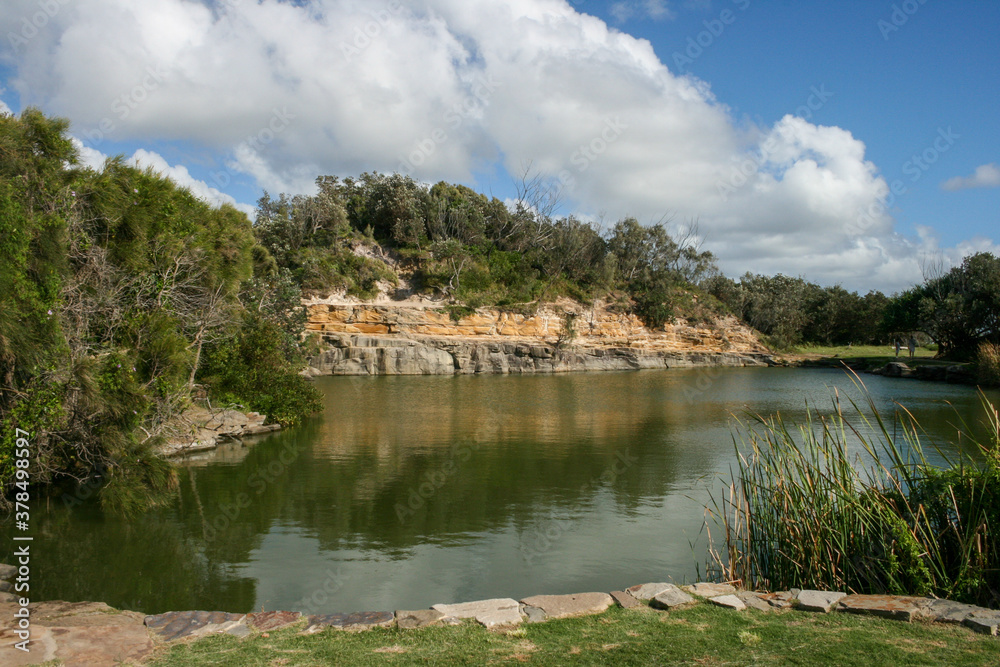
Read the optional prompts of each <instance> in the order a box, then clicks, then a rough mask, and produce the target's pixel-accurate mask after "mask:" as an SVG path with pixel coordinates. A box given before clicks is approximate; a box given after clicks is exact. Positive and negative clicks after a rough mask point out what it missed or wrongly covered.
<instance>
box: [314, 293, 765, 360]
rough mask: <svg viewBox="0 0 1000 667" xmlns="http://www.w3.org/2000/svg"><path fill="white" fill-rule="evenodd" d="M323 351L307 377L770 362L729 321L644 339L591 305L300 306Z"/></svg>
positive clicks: (623, 318) (622, 319)
mask: <svg viewBox="0 0 1000 667" xmlns="http://www.w3.org/2000/svg"><path fill="white" fill-rule="evenodd" d="M306 304H307V307H308V311H309V319H308V322H307V324H306V330H307V331H310V332H313V333H315V334H318V335H319V336H320V338H321V340H322V346H323V348H324V349H323V351H322V352H320V353H319V354H317V355H315V356H313V357H312V358H311V359H310V360H309V366H308V369H307V373H308V374H310V375H453V374H474V373H500V374H505V373H561V372H571V371H606V370H637V369H645V368H690V367H695V366H764V365H770V364H773V363H774V362H773V361H772V359H771V356H770V352H769V351H768V350H767V348H766V347H764V345H763V344H762V343H761V342H760V341H759V340H758V339H757V337H756V335H755V334H754V333H753V331H751V330H750V329H748V328H746V327H744V326H742V325H740V324H739V322H737V321H736V320H735V319H734V318H723V319H719V320H717V321H715V322H713V323H711V324H701V325H691V324H688V323H686V322H678V323H674V324H668V325H667V326H666V327H665V328H664V330H663V331H651V330H650V329H648V328H646V327H645V326H644V325H643V324H642V322H641V321H640V320H639V319H638V318H637V317H635V316H634V315H631V314H627V313H615V312H612V311H611V310H609V309H607V308H605V307H604V306H602V305H601V304H597V305H595V306H593V307H583V306H581V305H580V304H576V303H573V302H569V301H564V302H560V303H557V304H546V305H543V306H541V307H539V308H538V310H537V311H536V312H535V313H533V314H528V315H526V314H521V313H514V312H507V311H501V310H496V309H487V308H481V309H478V310H476V311H474V312H471V313H468V314H464V315H462V316H461V317H458V318H453V317H451V315H450V314H449V313H448V312H447V311H445V310H444V309H440V308H433V307H429V306H427V305H415V304H406V305H404V304H401V303H396V304H392V303H390V304H375V305H371V304H343V303H328V302H324V301H310V302H306Z"/></svg>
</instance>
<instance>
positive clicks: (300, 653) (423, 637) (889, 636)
mask: <svg viewBox="0 0 1000 667" xmlns="http://www.w3.org/2000/svg"><path fill="white" fill-rule="evenodd" d="M299 629H301V628H291V629H286V630H282V631H278V632H271V633H269V636H267V637H265V636H263V635H259V634H258V635H253V636H251V637H248V638H246V639H243V640H239V639H235V638H233V637H221V636H220V637H212V638H207V639H202V640H199V641H196V642H194V643H190V644H181V645H176V646H173V647H170V648H166V649H163V650H162V651H161V652H160V653H159V654H158V655H156V656H155V658H154V659H153V660H152V661H151V662H150V663H149V664H150V665H151V667H175V666H178V667H179V666H182V665H183V666H184V667H188V666H191V665H212V666H213V667H214V666H220V667H225V666H232V667H257V666H259V667H277V666H279V665H288V666H292V665H296V666H298V665H302V666H307V665H308V666H313V665H316V666H318V665H372V666H376V665H412V664H436V665H477V666H478V665H490V664H504V663H525V664H531V665H654V664H655V665H899V664H905V665H908V666H910V665H950V666H951V665H956V666H957V665H984V664H998V663H1000V641H998V640H997V639H996V638H993V637H988V636H985V635H977V634H974V633H973V632H972V631H971V630H968V629H967V628H964V627H961V626H955V625H943V624H930V623H912V624H911V623H902V622H900V621H890V620H884V619H878V618H873V617H861V616H854V615H850V614H842V613H837V614H811V613H807V612H798V611H785V612H772V613H762V612H757V611H755V610H747V611H743V612H734V611H731V610H726V609H721V608H719V607H715V606H712V605H709V604H699V605H697V606H694V607H691V608H688V609H683V610H677V611H672V612H669V613H666V612H658V611H654V610H652V609H650V608H648V607H644V608H640V609H633V610H624V609H618V608H613V609H610V610H608V611H607V612H605V613H603V614H600V615H597V616H587V617H583V618H576V619H564V620H558V621H548V622H546V623H538V624H533V625H524V626H521V627H519V628H517V629H515V630H511V631H499V632H498V631H488V630H486V629H484V628H482V627H480V626H478V625H476V624H474V623H473V622H471V621H467V622H465V623H463V624H462V625H460V626H454V627H434V628H425V629H422V630H397V629H377V630H371V631H368V632H361V633H347V632H342V631H337V630H327V631H324V632H321V633H318V634H315V635H309V636H304V635H300V634H299V633H298V630H299Z"/></svg>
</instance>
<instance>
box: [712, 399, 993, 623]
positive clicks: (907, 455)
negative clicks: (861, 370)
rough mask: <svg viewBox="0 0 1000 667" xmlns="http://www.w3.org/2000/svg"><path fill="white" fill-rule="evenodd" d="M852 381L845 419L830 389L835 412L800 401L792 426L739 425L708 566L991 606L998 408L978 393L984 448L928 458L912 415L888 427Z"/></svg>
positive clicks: (758, 585)
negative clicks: (854, 394)
mask: <svg viewBox="0 0 1000 667" xmlns="http://www.w3.org/2000/svg"><path fill="white" fill-rule="evenodd" d="M856 382H857V384H858V387H859V389H860V390H861V393H862V396H863V397H864V398H863V400H862V401H861V404H860V405H859V403H857V402H855V401H854V400H853V399H849V400H848V403H849V407H848V410H847V413H848V414H849V416H850V418H848V416H847V415H845V410H844V409H843V408H844V406H843V405H842V404H841V401H840V397H839V396H837V397H836V398H835V403H834V409H833V411H832V413H831V414H826V415H818V414H817V413H816V412H815V411H814V410H812V409H808V410H807V418H806V422H805V423H804V424H801V425H798V426H796V425H794V424H789V423H786V421H785V420H784V419H782V418H781V416H780V415H779V416H773V417H761V416H755V417H752V418H750V419H748V420H745V421H741V422H740V423H739V424H738V426H737V427H736V429H735V432H734V443H735V445H736V449H737V453H738V458H737V464H736V465H737V466H738V470H734V471H733V473H734V474H733V480H732V482H731V483H730V484H729V486H728V488H727V489H726V490H725V491H724V492H723V493H722V494H721V497H719V496H718V494H717V495H716V496H715V497H714V498H713V500H712V503H711V505H710V507H709V514H710V515H714V516H715V517H716V518H717V519H718V520H719V521H715V524H716V526H717V527H718V526H719V524H720V523H721V529H722V535H720V536H718V538H719V539H718V541H716V540H715V539H713V536H712V535H711V530H710V531H709V542H710V546H709V564H708V568H709V572H710V573H712V574H713V575H714V576H715V577H716V578H718V579H721V580H726V581H730V582H734V583H738V584H741V585H743V586H745V587H748V588H754V589H770V590H778V589H787V588H792V587H798V588H818V589H826V590H843V591H848V592H854V593H890V594H911V595H936V596H938V597H946V598H950V599H956V600H962V601H966V602H970V603H976V604H981V605H988V606H994V607H996V606H998V603H1000V419H998V416H997V410H996V408H995V407H994V406H993V405H991V404H990V403H989V401H988V400H987V399H986V397H985V395H983V396H981V398H982V403H983V407H984V410H985V411H986V413H987V420H988V422H987V423H988V424H989V426H990V436H989V438H988V441H987V442H981V443H978V444H979V447H980V449H981V450H982V456H976V457H971V456H968V455H952V457H951V459H950V460H949V459H948V457H945V459H946V461H947V464H946V466H945V467H939V466H935V465H932V464H930V463H929V462H928V460H927V458H926V457H925V455H924V450H923V448H922V445H921V442H920V437H919V434H920V433H921V429H920V426H919V423H918V421H917V419H916V417H914V416H913V415H912V414H911V413H909V412H908V411H906V410H905V408H901V409H900V411H899V415H900V417H901V424H899V425H895V426H894V425H893V424H889V425H887V424H886V422H885V421H884V420H883V418H882V416H881V415H880V414H879V411H878V409H877V408H876V406H875V403H874V401H873V400H872V398H871V396H870V395H868V393H867V391H865V390H864V386H863V385H862V384H861V383H860V380H856ZM890 428H894V430H895V431H896V433H897V437H895V438H894V437H893V433H891V432H890ZM900 433H901V437H899V434H900ZM852 442H853V443H854V444H853V447H854V452H855V454H854V455H852V454H851V453H850V449H851V446H852ZM859 444H860V448H861V449H860V450H858V445H859ZM942 456H944V454H943V453H942ZM709 528H711V522H710V524H709Z"/></svg>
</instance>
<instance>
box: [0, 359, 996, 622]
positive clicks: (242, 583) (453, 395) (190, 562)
mask: <svg viewBox="0 0 1000 667" xmlns="http://www.w3.org/2000/svg"><path fill="white" fill-rule="evenodd" d="M864 379H865V382H866V383H867V385H868V387H869V389H870V390H871V392H872V394H873V396H875V398H876V402H877V403H878V405H879V407H880V409H881V410H883V414H884V415H886V416H887V417H888V418H889V420H890V421H891V415H892V414H893V411H894V409H895V406H894V404H893V401H899V402H900V403H902V404H903V405H905V406H906V407H907V408H909V409H910V410H911V411H912V412H913V413H914V414H916V415H918V417H919V419H920V421H921V424H922V425H923V427H924V428H925V429H926V430H927V432H928V434H929V438H930V439H932V440H936V441H939V442H942V443H943V442H946V441H948V440H951V439H953V437H954V436H955V433H956V425H957V423H958V420H959V417H962V418H964V419H966V420H967V421H969V422H970V423H971V422H977V421H978V420H979V419H980V416H981V412H980V411H979V409H978V405H979V403H978V397H977V395H976V393H975V391H974V390H973V389H971V388H968V387H957V386H950V385H942V384H932V383H925V382H917V381H906V380H894V379H886V378H879V377H871V376H866V377H865V378H864ZM317 383H318V386H319V387H320V388H321V389H322V391H323V393H324V395H325V411H324V413H323V415H322V416H319V417H316V418H314V419H311V420H310V421H309V422H308V423H306V424H305V425H304V426H302V427H300V428H297V429H293V430H290V431H287V432H282V433H277V434H274V435H272V436H269V437H266V438H263V439H259V440H257V441H256V442H255V443H254V444H252V445H251V446H249V447H241V446H239V445H232V446H227V447H224V448H222V449H221V450H219V451H218V452H217V453H213V454H212V455H202V456H200V457H198V458H193V459H188V460H187V461H185V462H183V463H182V467H181V470H180V485H179V488H178V490H177V493H176V494H175V496H174V497H173V499H172V501H171V502H170V503H169V504H168V505H166V506H164V507H161V508H158V509H154V510H151V511H149V512H147V513H146V514H145V515H143V516H142V517H140V518H138V519H136V520H134V521H131V522H125V521H123V520H122V519H119V518H116V517H113V516H106V515H104V514H103V513H102V512H101V511H100V509H99V508H98V507H96V506H95V505H94V504H93V503H89V502H84V503H78V504H74V505H73V506H72V507H68V506H66V503H65V502H64V500H65V499H63V500H60V499H58V498H55V499H52V500H51V501H50V502H49V503H48V507H43V506H39V507H35V508H33V515H32V522H33V525H34V527H35V528H34V532H35V536H36V537H35V541H34V543H33V547H32V552H33V556H32V568H33V574H32V598H33V599H65V600H71V601H76V600H98V601H104V602H107V603H109V604H111V605H113V606H116V607H121V608H127V609H135V610H138V611H142V612H146V613H158V612H162V611H167V610H181V609H208V610H223V611H230V612H248V611H251V610H259V609H261V608H264V609H290V610H301V611H304V612H308V613H330V612H334V611H357V610H383V609H385V610H392V609H403V608H425V607H428V606H430V605H431V604H434V603H438V602H457V601H466V600H475V599H481V598H489V597H508V596H509V597H515V598H517V597H522V596H525V595H532V594H537V593H552V594H558V593H574V592H583V591H609V590H614V589H620V588H622V587H624V586H628V585H631V584H635V583H640V582H643V581H677V582H682V581H685V580H686V581H691V580H693V579H695V578H696V577H697V573H698V568H699V567H700V568H701V569H702V571H704V564H705V539H704V534H703V531H702V525H703V515H704V506H705V503H706V502H707V501H708V489H709V488H710V487H711V486H713V485H714V486H716V487H718V485H719V484H721V481H720V480H721V479H724V478H725V477H726V476H728V474H729V470H730V466H731V464H732V463H733V459H734V449H733V440H732V435H731V426H732V424H733V419H734V415H735V416H743V415H744V414H745V411H747V410H750V411H752V412H756V413H760V414H765V415H766V414H772V413H775V412H779V411H780V412H781V414H782V415H783V416H785V417H786V418H791V419H801V418H802V417H803V415H804V409H805V404H806V402H807V401H808V403H809V404H810V405H813V406H816V407H819V408H821V409H827V408H829V407H830V405H831V396H832V391H833V388H834V387H836V388H839V390H840V391H841V392H842V394H843V392H845V391H846V392H848V393H849V394H851V395H854V396H857V395H858V394H857V392H856V391H855V389H854V387H853V385H852V383H851V381H850V379H849V378H848V377H847V376H846V375H845V374H844V373H843V372H841V371H832V370H822V369H816V370H803V369H777V368H770V369H726V370H708V369H698V370H691V371H686V370H685V371H642V372H632V373H630V372H624V373H589V374H572V375H558V376H526V377H518V376H506V377H505V376H482V377H380V378H346V377H341V378H320V379H319V380H318V381H317ZM990 397H991V399H993V400H997V399H998V398H1000V396H998V395H997V394H995V393H994V394H991V395H990ZM945 401H950V402H951V404H952V405H951V406H950V405H948V404H946V403H945ZM36 505H40V502H39V501H36ZM3 539H4V540H9V535H6V536H4V538H3ZM11 550H12V546H11V542H9V541H5V542H3V543H2V544H0V554H4V555H6V558H4V559H3V560H5V561H6V562H10V557H9V553H10V551H11Z"/></svg>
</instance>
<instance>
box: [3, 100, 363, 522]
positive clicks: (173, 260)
mask: <svg viewBox="0 0 1000 667" xmlns="http://www.w3.org/2000/svg"><path fill="white" fill-rule="evenodd" d="M67 127H68V124H67V122H66V121H64V120H59V119H47V118H45V117H44V116H43V115H42V114H41V113H40V112H38V111H36V110H33V109H29V110H27V111H25V112H24V113H23V114H22V115H21V117H20V118H14V117H11V116H3V117H0V309H2V310H3V311H4V317H3V318H0V424H2V425H3V428H4V436H3V437H4V438H5V440H4V441H3V443H2V445H0V488H2V489H3V490H4V491H5V492H6V491H8V490H9V489H10V488H11V487H10V484H11V482H12V477H11V472H12V470H11V468H10V451H11V450H10V447H11V444H12V443H11V442H8V441H7V440H8V438H7V435H6V434H8V433H14V432H15V429H16V428H21V429H24V430H26V431H29V433H31V438H32V444H33V448H34V459H33V468H32V482H33V483H36V484H46V483H49V482H60V481H62V480H70V481H72V480H77V481H80V480H84V479H90V478H93V477H95V476H96V477H99V478H100V479H102V480H103V482H104V486H103V487H102V489H101V492H100V497H101V499H102V502H103V504H104V506H105V507H107V508H110V509H114V510H118V511H123V512H135V511H138V509H140V508H141V507H142V506H144V504H146V503H148V502H151V501H153V500H155V498H156V497H157V495H158V493H159V492H160V491H162V490H164V489H166V488H169V486H170V484H171V483H172V474H171V467H170V465H169V463H167V462H165V461H163V460H161V459H159V458H158V457H157V456H156V455H155V454H154V448H155V447H156V445H157V444H159V443H160V442H161V441H162V439H163V434H164V433H165V432H167V431H168V430H169V427H170V423H171V419H173V418H174V416H175V415H176V413H177V412H178V411H179V410H181V409H183V407H184V406H185V405H186V404H187V402H188V400H189V392H190V388H191V384H192V382H193V379H194V376H195V375H196V374H197V372H198V370H199V364H200V362H201V351H202V348H203V347H204V346H205V345H206V343H215V342H217V341H219V340H220V339H221V338H223V337H224V333H223V332H227V331H232V329H233V327H234V325H238V324H239V323H240V322H242V321H243V315H242V313H243V312H244V311H245V310H246V308H247V306H245V305H244V304H243V303H242V302H241V301H240V298H239V297H240V295H241V285H243V284H244V283H246V282H247V281H248V279H250V278H251V277H252V276H253V274H254V272H255V271H256V272H257V273H258V275H259V276H260V281H259V283H260V284H258V283H254V284H253V285H251V286H250V287H248V288H247V289H246V290H243V291H247V292H248V293H251V292H253V290H254V289H257V290H258V291H257V292H253V293H254V294H255V295H261V301H260V302H259V303H258V304H256V305H257V307H258V309H259V310H260V312H261V313H262V315H261V317H264V316H272V317H273V318H274V321H273V322H271V324H273V326H274V328H275V329H276V330H277V331H278V332H279V334H280V335H277V336H276V337H275V340H274V341H270V340H269V341H261V340H258V341H257V343H259V344H261V345H262V346H264V348H265V349H264V352H263V355H264V356H265V357H266V356H267V354H269V353H270V352H271V349H272V347H273V346H274V345H276V344H277V345H281V346H283V348H282V349H283V350H284V349H292V350H294V349H297V341H294V342H292V343H289V341H290V340H292V339H294V338H295V337H297V336H298V335H299V334H300V333H301V330H302V327H301V324H302V322H303V319H302V317H301V312H300V313H299V315H298V319H297V320H296V319H295V318H294V317H293V316H292V315H293V313H294V311H295V309H294V308H291V309H289V308H285V311H286V312H285V314H284V315H283V316H281V317H278V316H275V314H274V312H273V310H270V311H269V310H268V309H269V308H273V306H274V304H275V303H276V302H277V301H280V299H277V298H275V297H274V293H277V292H282V289H284V292H283V293H284V294H285V295H286V296H287V294H288V293H289V289H288V287H289V285H288V284H287V282H288V280H287V278H288V277H287V275H286V274H282V273H281V272H280V271H279V270H278V269H279V267H278V266H277V262H275V261H274V258H273V257H271V256H270V254H269V253H268V252H267V250H266V249H264V248H263V247H261V246H260V245H259V244H258V243H257V240H256V238H255V236H254V229H253V227H252V225H251V224H250V221H249V220H248V219H247V218H246V216H245V215H243V214H242V213H240V212H239V211H237V210H236V209H235V208H233V207H231V206H222V207H221V208H212V207H211V206H209V205H208V204H206V203H204V202H202V201H200V200H198V199H197V198H195V197H194V196H193V195H192V194H191V193H190V192H189V191H187V190H186V189H184V188H181V187H179V186H177V185H176V184H175V183H173V182H172V181H170V180H168V179H166V178H164V177H162V176H160V175H158V174H156V173H155V172H153V171H152V170H140V169H136V168H134V167H131V166H129V165H127V164H126V163H125V161H124V159H122V158H120V157H119V158H112V159H110V160H108V161H107V163H106V164H105V165H104V168H103V169H101V170H100V171H92V170H88V169H78V168H76V167H74V164H75V163H76V155H75V153H74V149H73V146H72V144H71V142H70V141H69V139H68V137H67V136H66V134H65V133H66V129H67ZM321 203H323V204H324V206H326V208H323V206H319V205H317V206H315V207H313V208H316V209H317V210H316V211H313V212H312V213H310V215H311V217H310V216H305V217H306V218H307V219H308V220H314V219H319V218H322V215H321V214H322V213H325V212H326V211H327V209H335V208H336V207H335V206H334V204H329V203H324V202H321ZM334 217H336V216H334ZM325 220H326V218H323V220H321V222H322V224H320V223H316V224H320V226H321V227H322V226H324V225H325V227H324V229H326V228H327V227H329V228H330V230H331V231H329V233H330V234H335V233H336V232H337V229H339V228H338V227H337V226H336V224H333V223H330V224H327V223H326V222H323V221H325ZM339 220H340V223H339V224H340V225H341V227H343V226H344V225H346V214H345V213H343V212H341V215H340V218H339ZM268 276H270V277H268ZM282 277H284V278H285V279H286V284H284V285H283V286H281V285H278V283H280V282H281V279H282ZM294 294H295V296H296V298H297V295H298V288H297V287H295V289H294ZM268 295H270V296H268ZM296 305H297V304H296ZM279 321H280V322H279ZM296 323H297V324H298V329H297V330H295V324H296ZM282 327H284V328H282ZM275 341H277V342H275ZM241 352H242V354H243V355H244V356H246V355H248V354H250V352H248V351H247V350H246V349H243V350H241ZM291 363H292V362H291V361H289V356H287V355H285V356H281V357H280V360H276V359H270V360H269V363H268V364H266V365H265V367H264V369H263V370H261V371H259V372H258V374H257V375H256V376H255V378H254V380H255V382H256V383H257V384H256V386H265V385H269V386H271V387H272V388H273V392H274V393H275V394H278V395H279V396H277V397H272V398H271V399H270V400H269V401H264V404H265V405H267V406H269V407H272V406H273V407H274V409H275V410H276V411H278V412H279V413H280V420H282V421H285V422H291V421H294V416H295V415H298V414H299V412H297V410H298V411H301V410H302V409H304V407H303V406H308V405H309V403H308V401H306V400H304V398H303V396H306V394H307V393H308V392H306V391H304V390H303V389H302V387H300V386H299V383H298V380H300V378H297V376H296V378H295V379H291V380H290V379H289V377H288V375H289V374H294V372H293V370H292V366H291ZM268 373H273V377H271V378H269V377H268V375H267V374H268ZM272 380H273V381H272ZM281 396H291V398H290V399H289V405H293V406H295V407H291V408H289V407H287V406H284V405H282V402H281V400H282V399H281ZM0 504H2V502H0Z"/></svg>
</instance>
